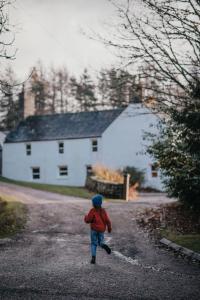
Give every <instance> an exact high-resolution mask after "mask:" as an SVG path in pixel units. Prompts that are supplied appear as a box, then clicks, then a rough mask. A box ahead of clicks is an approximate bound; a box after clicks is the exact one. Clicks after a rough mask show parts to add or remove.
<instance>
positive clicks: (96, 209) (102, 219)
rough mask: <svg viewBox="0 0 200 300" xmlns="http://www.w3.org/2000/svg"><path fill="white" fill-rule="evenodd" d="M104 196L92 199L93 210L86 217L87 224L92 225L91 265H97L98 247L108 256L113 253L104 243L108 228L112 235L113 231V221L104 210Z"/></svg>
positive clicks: (96, 196)
mask: <svg viewBox="0 0 200 300" xmlns="http://www.w3.org/2000/svg"><path fill="white" fill-rule="evenodd" d="M102 202H103V196H101V195H95V196H94V197H93V198H92V204H93V208H92V209H91V210H90V211H89V213H88V214H87V215H86V216H85V222H86V223H90V228H91V234H90V236H91V253H92V259H91V264H95V263H96V250H97V246H100V247H101V248H103V249H104V250H105V251H106V252H107V253H108V254H110V253H111V249H110V247H108V245H106V244H105V243H104V232H105V231H106V227H107V229H108V232H109V233H110V232H111V230H112V227H111V221H110V219H109V217H108V214H107V213H106V210H105V209H104V208H102V207H101V206H102Z"/></svg>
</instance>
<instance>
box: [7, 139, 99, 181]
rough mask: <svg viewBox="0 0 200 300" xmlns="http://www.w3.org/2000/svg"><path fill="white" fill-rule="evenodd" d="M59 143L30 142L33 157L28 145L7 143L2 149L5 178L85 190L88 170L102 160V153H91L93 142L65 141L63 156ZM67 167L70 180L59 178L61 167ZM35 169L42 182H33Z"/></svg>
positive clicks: (86, 140)
mask: <svg viewBox="0 0 200 300" xmlns="http://www.w3.org/2000/svg"><path fill="white" fill-rule="evenodd" d="M58 142H59V141H44V142H31V148H32V150H31V155H30V156H27V155H26V143H10V144H9V143H8V144H7V143H6V144H4V149H3V176H4V177H7V178H10V179H15V180H22V181H33V182H40V183H49V184H57V185H69V186H84V184H85V179H86V166H87V165H91V164H95V163H96V162H98V161H100V160H101V157H100V153H101V139H98V144H99V151H98V152H92V147H91V139H77V140H65V141H63V142H64V153H63V154H60V153H59V152H58ZM62 165H67V166H68V176H67V177H65V178H64V177H60V176H59V172H58V170H59V169H58V166H62ZM32 167H40V179H34V180H33V178H32Z"/></svg>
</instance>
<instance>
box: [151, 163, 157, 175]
mask: <svg viewBox="0 0 200 300" xmlns="http://www.w3.org/2000/svg"><path fill="white" fill-rule="evenodd" d="M151 176H152V177H158V163H154V164H152V165H151Z"/></svg>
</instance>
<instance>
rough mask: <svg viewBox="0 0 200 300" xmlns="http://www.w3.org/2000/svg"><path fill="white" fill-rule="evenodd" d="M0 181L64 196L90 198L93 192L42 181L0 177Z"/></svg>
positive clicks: (82, 188)
mask: <svg viewBox="0 0 200 300" xmlns="http://www.w3.org/2000/svg"><path fill="white" fill-rule="evenodd" d="M0 181H2V182H7V183H12V184H16V185H20V186H24V187H30V188H32V189H36V190H42V191H48V192H53V193H58V194H61V195H66V196H74V197H81V198H87V199H90V198H91V197H92V196H93V195H94V193H91V192H89V191H88V190H87V189H86V188H84V187H71V186H61V185H52V184H43V183H33V182H24V181H15V180H11V179H7V178H4V177H0Z"/></svg>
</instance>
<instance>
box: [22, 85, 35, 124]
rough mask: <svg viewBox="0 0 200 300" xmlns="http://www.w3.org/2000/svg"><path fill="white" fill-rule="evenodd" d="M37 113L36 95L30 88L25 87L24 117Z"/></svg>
mask: <svg viewBox="0 0 200 300" xmlns="http://www.w3.org/2000/svg"><path fill="white" fill-rule="evenodd" d="M34 114H35V97H34V95H33V93H32V92H31V90H30V88H28V87H27V88H25V89H24V119H25V118H27V117H29V116H33V115H34Z"/></svg>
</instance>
